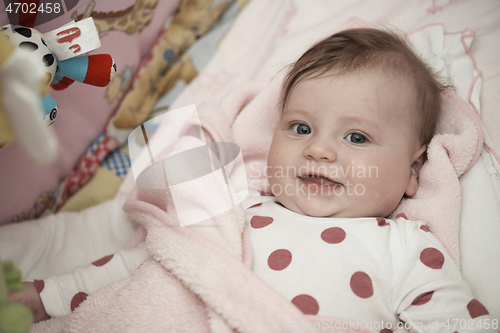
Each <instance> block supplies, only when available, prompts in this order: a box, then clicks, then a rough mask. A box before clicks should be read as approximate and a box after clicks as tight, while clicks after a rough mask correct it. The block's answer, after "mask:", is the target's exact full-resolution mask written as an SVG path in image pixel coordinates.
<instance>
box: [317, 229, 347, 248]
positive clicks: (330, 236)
mask: <svg viewBox="0 0 500 333" xmlns="http://www.w3.org/2000/svg"><path fill="white" fill-rule="evenodd" d="M321 239H322V240H324V241H325V242H327V243H328V244H338V243H340V242H342V241H343V240H344V239H345V231H344V229H342V228H337V227H333V228H328V229H325V230H323V232H322V233H321Z"/></svg>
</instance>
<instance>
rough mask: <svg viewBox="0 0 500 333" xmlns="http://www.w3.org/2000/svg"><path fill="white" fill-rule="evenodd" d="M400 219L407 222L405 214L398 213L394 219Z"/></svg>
mask: <svg viewBox="0 0 500 333" xmlns="http://www.w3.org/2000/svg"><path fill="white" fill-rule="evenodd" d="M400 217H402V218H404V219H405V220H408V218H407V217H406V214H405V213H399V214H398V215H396V219H399V218H400Z"/></svg>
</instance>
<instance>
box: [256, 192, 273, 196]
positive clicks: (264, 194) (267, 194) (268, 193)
mask: <svg viewBox="0 0 500 333" xmlns="http://www.w3.org/2000/svg"><path fill="white" fill-rule="evenodd" d="M259 193H260V196H261V197H272V196H273V194H272V193H270V192H265V191H260V192H259Z"/></svg>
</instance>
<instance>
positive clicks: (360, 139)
mask: <svg viewBox="0 0 500 333" xmlns="http://www.w3.org/2000/svg"><path fill="white" fill-rule="evenodd" d="M345 138H346V140H348V141H351V142H352V143H357V144H361V143H365V142H366V141H367V140H366V138H365V137H364V136H363V135H361V134H359V133H351V134H349V135H348V136H346V137H345Z"/></svg>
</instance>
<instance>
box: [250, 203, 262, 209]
mask: <svg viewBox="0 0 500 333" xmlns="http://www.w3.org/2000/svg"><path fill="white" fill-rule="evenodd" d="M260 206H262V202H261V203H258V204H255V205H253V206H251V207H250V208H256V207H260Z"/></svg>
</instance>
